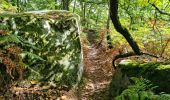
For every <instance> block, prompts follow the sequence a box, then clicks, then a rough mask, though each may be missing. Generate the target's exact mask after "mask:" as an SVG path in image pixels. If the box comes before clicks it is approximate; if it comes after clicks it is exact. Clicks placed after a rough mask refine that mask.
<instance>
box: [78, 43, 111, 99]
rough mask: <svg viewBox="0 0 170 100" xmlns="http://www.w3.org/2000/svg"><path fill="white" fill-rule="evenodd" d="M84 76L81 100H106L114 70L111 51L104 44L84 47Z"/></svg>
mask: <svg viewBox="0 0 170 100" xmlns="http://www.w3.org/2000/svg"><path fill="white" fill-rule="evenodd" d="M83 51H84V74H83V82H82V85H81V86H80V98H81V100H106V99H107V98H106V97H107V94H108V91H107V90H108V88H109V84H110V82H111V80H112V75H113V73H114V69H113V66H112V59H113V55H112V51H111V50H108V49H107V47H106V45H104V44H97V45H95V44H93V45H92V46H84V47H83Z"/></svg>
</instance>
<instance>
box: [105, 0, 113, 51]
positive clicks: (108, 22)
mask: <svg viewBox="0 0 170 100" xmlns="http://www.w3.org/2000/svg"><path fill="white" fill-rule="evenodd" d="M109 6H110V3H109V1H108V7H109ZM106 29H107V36H106V38H107V45H108V48H110V49H111V48H113V46H112V40H111V36H110V33H109V30H110V7H109V10H108V18H107V25H106Z"/></svg>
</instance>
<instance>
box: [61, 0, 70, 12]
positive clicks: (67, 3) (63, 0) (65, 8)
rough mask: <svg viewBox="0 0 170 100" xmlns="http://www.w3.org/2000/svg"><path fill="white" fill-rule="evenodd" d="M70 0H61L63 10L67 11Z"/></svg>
mask: <svg viewBox="0 0 170 100" xmlns="http://www.w3.org/2000/svg"><path fill="white" fill-rule="evenodd" d="M69 4H70V0H62V5H63V10H68V11H69Z"/></svg>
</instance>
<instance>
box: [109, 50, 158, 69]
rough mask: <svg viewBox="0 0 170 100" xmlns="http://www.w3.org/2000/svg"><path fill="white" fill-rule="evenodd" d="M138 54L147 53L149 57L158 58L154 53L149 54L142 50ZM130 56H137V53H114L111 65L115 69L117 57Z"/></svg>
mask: <svg viewBox="0 0 170 100" xmlns="http://www.w3.org/2000/svg"><path fill="white" fill-rule="evenodd" d="M140 55H148V56H151V57H154V58H159V57H158V56H156V55H153V54H149V53H144V52H141V54H140ZM131 56H138V55H137V54H136V53H134V52H128V53H124V54H120V55H116V56H115V57H114V58H113V60H112V65H113V67H114V68H115V69H116V65H115V61H116V60H117V59H120V58H126V57H131Z"/></svg>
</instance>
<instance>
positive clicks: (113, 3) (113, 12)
mask: <svg viewBox="0 0 170 100" xmlns="http://www.w3.org/2000/svg"><path fill="white" fill-rule="evenodd" d="M118 1H119V0H110V18H111V20H112V23H113V25H114V27H115V29H116V31H117V32H119V33H120V34H121V35H123V36H124V38H125V39H126V40H127V42H128V43H129V45H130V46H131V48H132V49H133V51H134V52H135V53H136V54H137V55H140V54H141V51H140V49H139V46H138V45H137V43H136V42H135V41H134V39H133V37H132V36H131V34H130V33H129V31H128V30H127V29H126V28H124V27H123V26H122V25H121V23H120V21H119V16H118Z"/></svg>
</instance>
